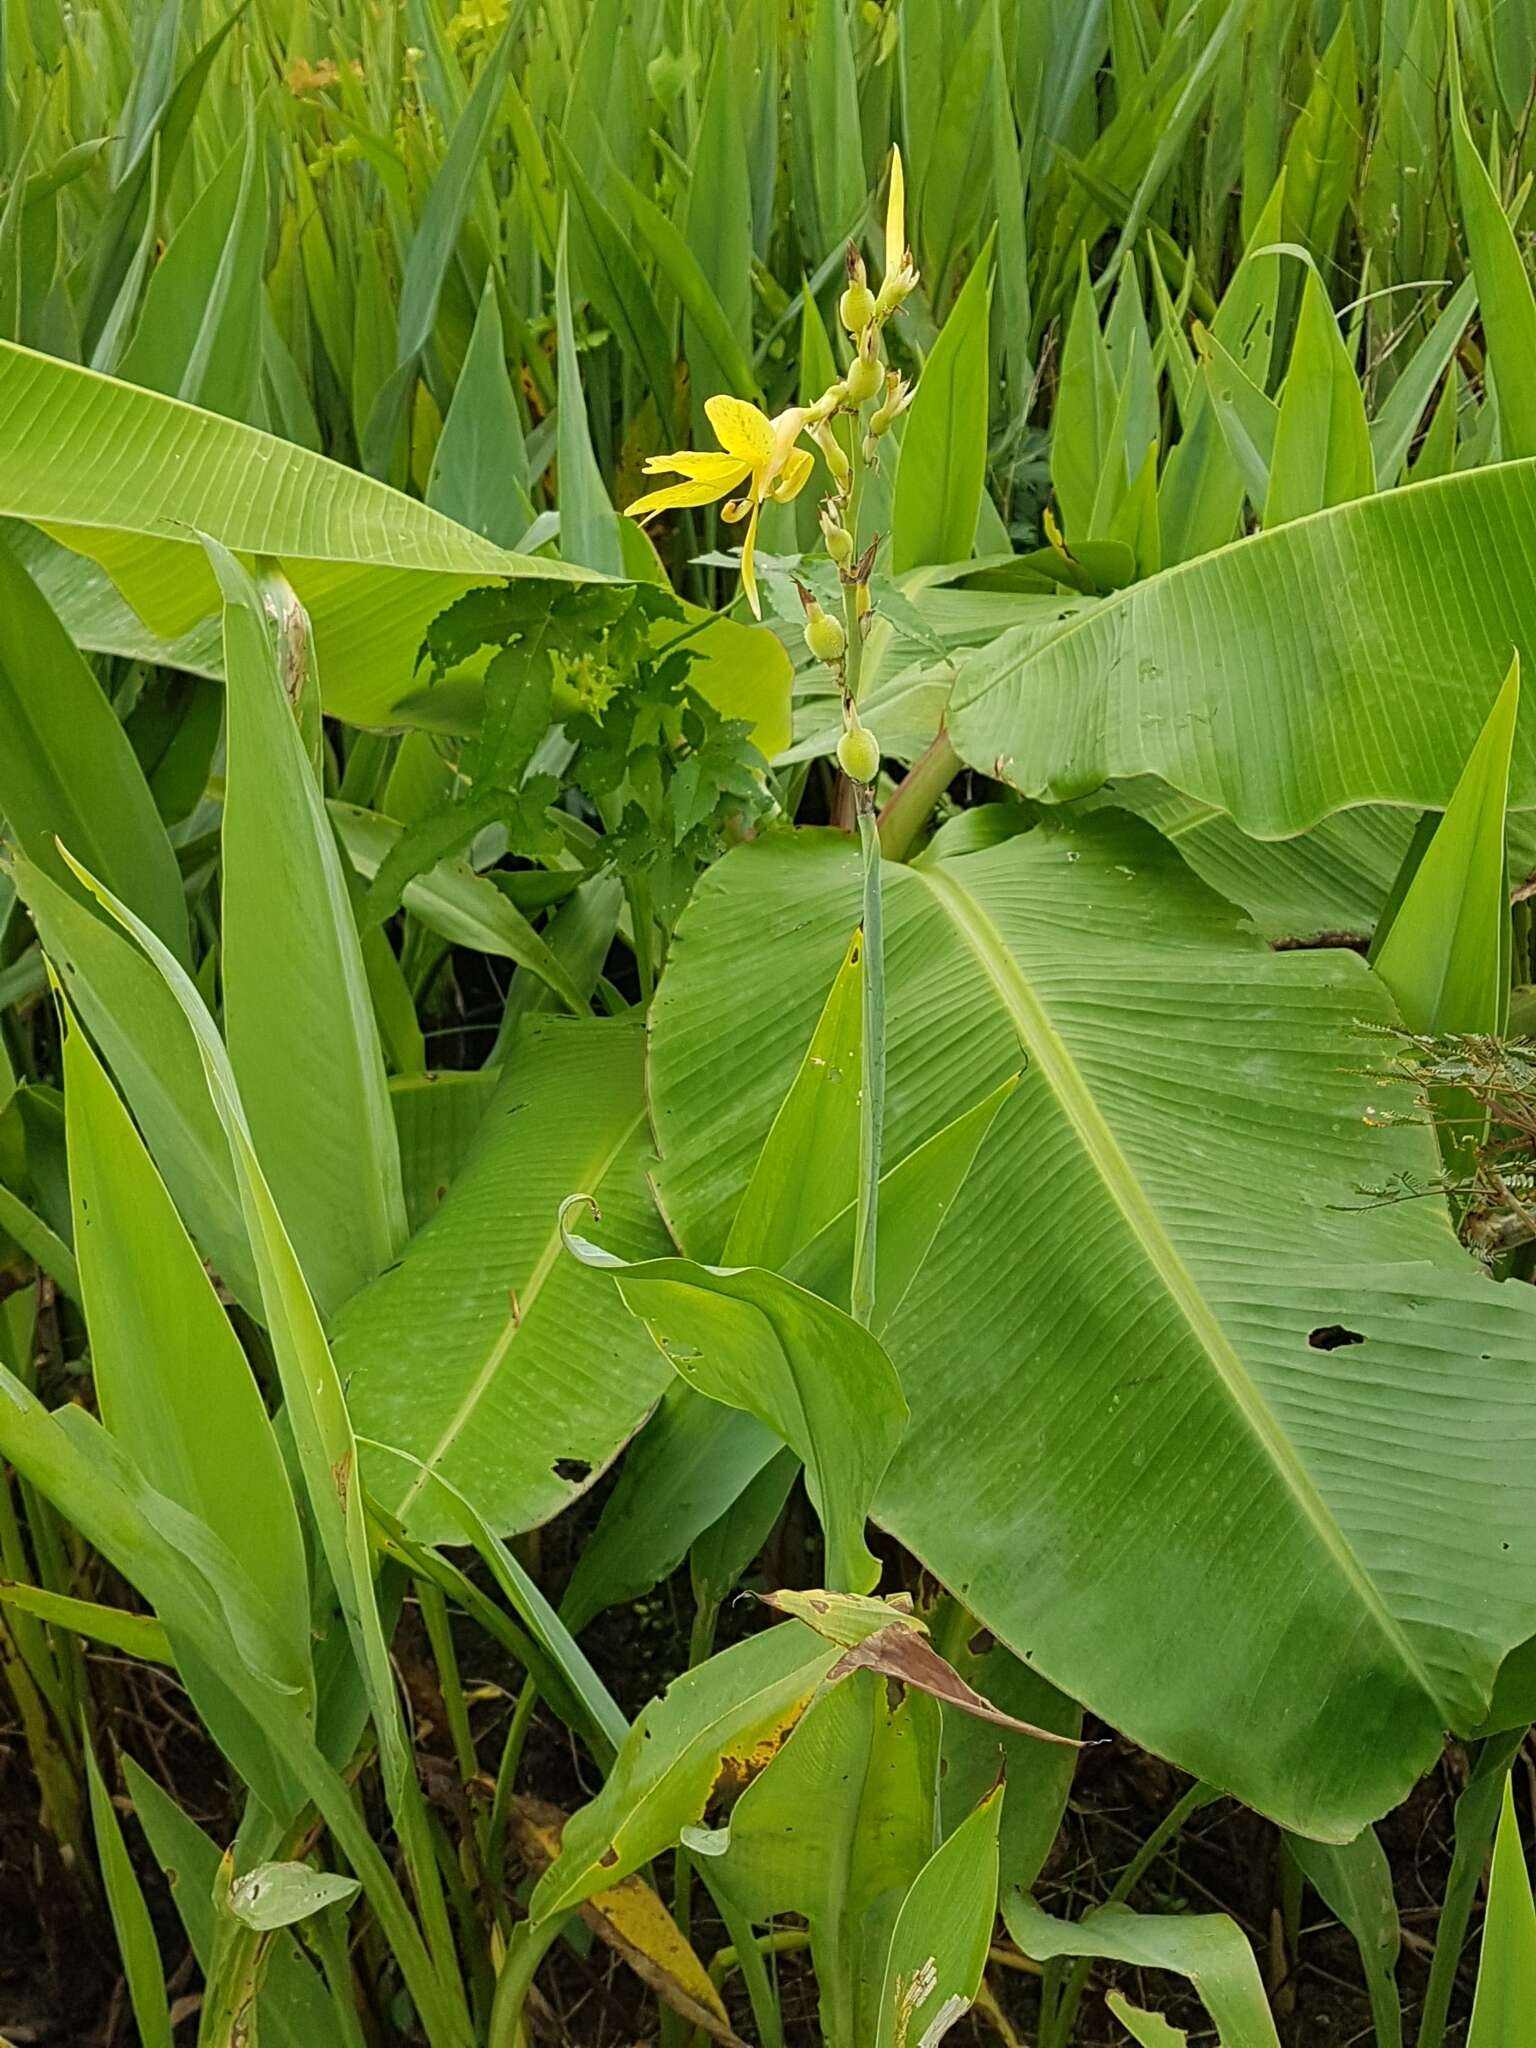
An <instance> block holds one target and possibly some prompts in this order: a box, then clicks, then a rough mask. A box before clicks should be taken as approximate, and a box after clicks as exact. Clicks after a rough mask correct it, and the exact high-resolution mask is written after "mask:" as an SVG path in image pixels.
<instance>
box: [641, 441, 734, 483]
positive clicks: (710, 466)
mask: <svg viewBox="0 0 1536 2048" xmlns="http://www.w3.org/2000/svg"><path fill="white" fill-rule="evenodd" d="M669 471H671V472H674V473H675V474H676V475H678V476H686V477H690V478H692V480H693V481H694V482H695V483H701V484H702V483H706V482H708V481H710V480H712V479H715V478H719V479H721V480H722V481H723V483H724V486H725V488H726V489H727V490H729V489H730V488H731V486H732V484H734V483H735V482H736V480H737V478H738V477H740V476H744V475H745V474H746V471H747V464H746V463H744V462H743V461H742V460H741V458H740V456H738V455H718V454H715V453H714V452H713V451H712V450H706V451H705V453H704V454H702V455H695V454H693V453H692V452H691V451H690V450H688V449H686V448H680V449H679V450H678V451H677V453H676V454H675V455H648V456H647V457H646V458H645V473H646V475H647V476H663V475H665V474H667V472H669Z"/></svg>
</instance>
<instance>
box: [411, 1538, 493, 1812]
mask: <svg viewBox="0 0 1536 2048" xmlns="http://www.w3.org/2000/svg"><path fill="white" fill-rule="evenodd" d="M416 1600H417V1604H418V1605H419V1607H420V1609H421V1618H422V1620H423V1621H424V1622H425V1623H426V1628H427V1641H428V1642H429V1643H430V1644H431V1646H432V1660H433V1662H434V1663H435V1664H436V1666H437V1685H438V1691H439V1692H440V1693H441V1694H442V1698H443V1714H444V1717H445V1719H446V1720H447V1723H448V1734H449V1738H450V1740H451V1741H452V1743H453V1755H454V1761H455V1762H456V1763H457V1765H458V1767H459V1778H460V1781H461V1782H462V1783H463V1784H466V1785H467V1784H469V1782H470V1780H471V1779H472V1778H473V1777H474V1776H475V1775H476V1773H477V1772H478V1771H479V1769H480V1764H479V1760H478V1759H477V1757H476V1756H475V1738H474V1736H473V1734H472V1733H471V1731H470V1725H469V1707H468V1705H467V1703H466V1701H465V1698H464V1686H463V1683H462V1681H461V1680H460V1677H459V1660H458V1658H457V1657H456V1656H455V1654H454V1648H453V1633H452V1630H451V1629H450V1627H449V1623H448V1602H447V1601H446V1600H445V1599H444V1598H443V1593H442V1589H441V1587H439V1586H436V1585H434V1584H433V1582H432V1581H431V1580H430V1579H418V1580H417V1581H416Z"/></svg>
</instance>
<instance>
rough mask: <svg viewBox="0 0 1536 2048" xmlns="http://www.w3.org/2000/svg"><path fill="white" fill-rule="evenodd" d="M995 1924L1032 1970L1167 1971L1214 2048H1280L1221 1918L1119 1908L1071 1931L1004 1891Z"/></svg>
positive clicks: (1255, 1970) (1257, 1987)
mask: <svg viewBox="0 0 1536 2048" xmlns="http://www.w3.org/2000/svg"><path fill="white" fill-rule="evenodd" d="M1003 1920H1004V1922H1005V1923H1006V1925H1007V1928H1008V1932H1009V1933H1010V1934H1011V1935H1012V1936H1013V1938H1014V1940H1015V1941H1016V1942H1017V1943H1018V1945H1019V1947H1020V1948H1021V1949H1022V1950H1023V1951H1024V1953H1025V1955H1027V1956H1033V1958H1034V1959H1035V1961H1036V1962H1037V1963H1043V1962H1049V1961H1051V1960H1052V1959H1053V1958H1055V1957H1057V1956H1102V1957H1104V1958H1105V1960H1106V1961H1108V1962H1116V1963H1126V1964H1128V1965H1129V1966H1130V1967H1131V1968H1133V1969H1140V1970H1173V1971H1175V1972H1176V1973H1177V1974H1178V1975H1179V1976H1181V1977H1187V1978H1188V1979H1189V1981H1190V1983H1191V1984H1193V1986H1194V1988H1195V1990H1196V1991H1197V1992H1198V1993H1199V1995H1200V1999H1201V2002H1202V2003H1203V2005H1204V2006H1205V2009H1206V2011H1207V2012H1208V2013H1209V2014H1210V2016H1211V2018H1212V2019H1213V2020H1214V2021H1215V2022H1216V2032H1217V2038H1218V2040H1219V2041H1220V2043H1221V2048H1280V2036H1279V2035H1278V2034H1277V2033H1276V2032H1275V2023H1274V2020H1273V2018H1272V2017H1271V2016H1270V2010H1269V2001H1268V1999H1266V1997H1265V1996H1264V1980H1263V1978H1262V1977H1261V1976H1260V1975H1259V1966H1258V1964H1257V1963H1256V1962H1255V1961H1254V1957H1253V1950H1252V1949H1251V1948H1250V1947H1249V1946H1248V1942H1247V1940H1246V1938H1245V1936H1244V1934H1243V1932H1242V1929H1241V1928H1240V1927H1239V1926H1238V1925H1237V1922H1236V1921H1235V1920H1229V1919H1228V1918H1227V1916H1226V1914H1225V1913H1189V1914H1183V1913H1169V1914H1159V1913H1133V1912H1132V1911H1131V1910H1130V1909H1129V1907H1126V1906H1101V1907H1099V1908H1098V1910H1097V1911H1096V1912H1092V1913H1087V1914H1085V1915H1084V1916H1083V1918H1082V1919H1081V1920H1079V1921H1078V1922H1076V1924H1075V1925H1074V1924H1072V1923H1069V1922H1068V1921H1065V1920H1053V1919H1052V1918H1051V1916H1050V1914H1049V1913H1042V1912H1041V1910H1040V1908H1039V1907H1038V1906H1037V1905H1036V1904H1035V1902H1034V1900H1033V1899H1029V1898H1026V1897H1025V1896H1024V1894H1023V1893H1022V1892H1010V1893H1008V1894H1007V1896H1006V1897H1005V1898H1004V1900H1003ZM1153 2038H1154V2039H1155V2038H1156V2036H1155V2035H1154V2036H1153Z"/></svg>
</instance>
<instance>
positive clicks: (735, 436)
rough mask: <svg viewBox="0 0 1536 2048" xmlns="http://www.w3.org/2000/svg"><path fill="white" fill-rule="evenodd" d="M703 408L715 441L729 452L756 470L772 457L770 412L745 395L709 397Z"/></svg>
mask: <svg viewBox="0 0 1536 2048" xmlns="http://www.w3.org/2000/svg"><path fill="white" fill-rule="evenodd" d="M704 410H705V412H706V413H707V414H708V416H709V424H710V425H711V426H712V427H713V428H714V430H715V438H716V440H717V441H718V442H719V443H720V446H721V447H722V448H723V449H724V450H725V451H726V453H727V454H728V455H734V456H735V457H736V458H737V460H738V461H741V462H745V463H747V464H748V465H749V466H750V467H751V468H753V469H758V468H761V467H762V465H763V464H764V463H767V462H771V461H772V460H773V454H774V435H773V421H772V420H771V419H769V417H768V415H767V413H765V412H759V411H758V409H757V407H756V406H755V405H748V403H747V401H746V400H745V399H744V398H730V397H727V396H726V395H725V394H723V393H721V394H719V395H717V396H716V397H714V398H706V399H705V401H704Z"/></svg>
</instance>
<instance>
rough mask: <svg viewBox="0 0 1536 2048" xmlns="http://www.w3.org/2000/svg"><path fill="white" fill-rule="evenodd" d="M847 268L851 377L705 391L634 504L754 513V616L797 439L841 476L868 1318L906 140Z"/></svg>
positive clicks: (745, 547)
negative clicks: (881, 470)
mask: <svg viewBox="0 0 1536 2048" xmlns="http://www.w3.org/2000/svg"><path fill="white" fill-rule="evenodd" d="M847 272H848V283H847V287H846V289H845V290H844V292H843V295H842V297H841V299H840V300H839V302H838V314H839V317H840V319H841V320H842V323H843V326H844V328H845V329H846V331H847V334H848V337H849V339H850V341H851V342H852V343H853V350H854V355H853V361H852V362H851V363H850V364H849V366H848V369H847V371H846V373H845V374H844V375H843V376H842V377H840V378H839V379H838V380H837V381H836V382H835V383H834V384H832V385H831V386H829V388H828V389H827V390H826V391H824V392H823V393H822V395H821V397H820V398H818V399H817V401H816V403H815V404H814V405H796V406H789V407H787V408H786V409H785V410H784V411H783V412H781V413H778V414H776V415H775V416H774V417H773V418H772V419H770V418H769V417H768V415H767V414H766V413H764V412H760V411H759V410H758V408H757V407H756V406H755V405H749V404H747V402H746V401H745V400H744V399H740V398H729V397H715V398H710V399H707V400H706V401H705V406H704V410H705V412H706V414H707V415H708V418H709V423H710V425H711V427H713V429H714V432H715V437H716V439H717V440H718V441H719V443H720V446H719V449H718V450H716V451H713V452H704V453H702V454H700V453H691V452H689V451H688V450H686V449H682V450H679V451H678V452H676V453H675V454H671V455H656V456H652V457H651V458H650V459H649V460H648V461H647V463H646V465H645V466H646V469H647V471H648V472H649V473H650V474H651V475H653V476H655V475H660V474H670V475H672V476H673V477H676V478H678V479H680V481H678V482H675V483H670V484H664V485H662V486H661V487H660V488H659V489H657V490H653V491H649V492H647V493H646V494H645V495H644V496H643V497H640V498H637V499H636V500H635V502H634V503H633V504H632V505H630V506H629V507H627V510H628V511H629V512H630V513H631V514H632V515H633V516H634V517H635V518H638V519H649V518H652V517H654V516H655V515H656V514H657V513H658V512H663V511H667V510H672V509H682V508H684V507H687V506H691V505H707V504H714V503H717V502H718V501H720V500H721V499H724V500H725V503H724V505H723V507H722V512H721V517H722V518H723V519H725V520H726V522H727V523H728V524H735V523H736V522H738V521H741V520H745V521H746V534H745V536H744V538H743V541H742V549H741V585H742V589H743V590H744V591H745V593H746V597H747V602H748V604H749V605H750V606H751V607H752V611H753V613H754V615H756V616H761V602H760V599H759V596H758V588H757V568H756V545H757V525H758V515H759V513H760V512H761V510H762V507H763V505H764V504H765V503H767V502H769V501H770V500H771V501H773V502H774V503H776V504H783V503H785V502H787V501H788V500H789V499H791V498H794V497H797V496H798V495H799V493H800V492H801V491H802V490H803V489H804V487H805V485H806V483H807V482H808V481H809V479H810V475H811V471H812V468H813V467H814V463H815V457H814V456H813V455H812V454H811V452H810V450H809V449H807V448H804V447H802V446H801V439H802V437H807V438H809V439H810V440H811V441H812V442H814V444H815V446H816V448H817V449H818V450H819V452H820V454H821V458H822V461H823V462H824V463H825V465H826V469H827V473H828V475H829V476H830V478H831V480H832V488H831V489H830V490H829V491H828V493H827V495H826V496H825V498H823V500H822V503H821V512H820V518H821V532H822V539H823V541H824V543H825V545H826V551H827V556H828V559H829V560H830V561H831V562H832V564H833V566H834V567H835V568H836V570H837V575H838V583H839V588H840V594H841V600H842V602H841V605H840V607H839V610H840V613H841V616H840V617H838V616H835V615H834V614H833V613H831V612H828V611H826V610H824V609H823V608H822V605H821V604H820V602H819V600H818V599H817V598H816V597H815V596H814V594H813V593H812V592H811V591H810V590H808V589H807V588H806V586H805V585H804V584H803V583H802V584H799V585H797V588H798V589H799V592H800V601H801V603H802V604H803V606H804V607H805V641H806V645H807V647H809V649H810V651H811V653H812V654H813V655H814V656H815V657H816V659H817V660H818V661H819V662H822V663H823V664H824V665H825V666H826V667H827V668H829V669H830V670H831V671H832V673H833V675H834V676H835V677H836V678H837V684H838V694H839V697H840V698H841V701H842V710H843V732H842V737H841V738H840V739H839V741H838V743H837V759H838V765H839V767H840V768H841V769H842V771H843V773H844V775H846V776H847V778H848V781H849V783H850V785H851V786H852V790H853V807H854V816H855V819H856V820H857V824H858V832H859V845H860V848H861V851H862V854H863V911H862V921H863V933H864V948H863V951H864V961H863V1038H864V1092H863V1098H862V1100H861V1103H860V1107H859V1178H858V1201H857V1209H856V1220H855V1225H854V1256H853V1281H852V1287H851V1299H850V1306H851V1309H852V1313H853V1315H854V1316H855V1317H856V1319H857V1320H858V1321H859V1322H861V1323H864V1324H866V1325H867V1324H868V1323H869V1321H870V1318H871V1317H872V1315H873V1314H874V1307H875V1239H876V1234H877V1212H878V1207H879V1190H880V1148H881V1131H882V1126H883V1122H884V1109H885V960H884V951H883V940H882V933H881V918H880V860H881V854H880V832H879V827H878V822H877V818H876V812H875V782H876V779H877V778H878V776H879V773H880V746H879V742H878V741H877V740H876V738H875V736H874V734H873V733H872V732H871V731H870V730H869V729H868V727H867V726H866V725H865V724H864V723H863V721H862V719H861V718H860V716H859V694H860V686H861V684H862V682H863V665H864V641H865V638H866V636H867V635H868V633H869V629H870V627H871V625H872V624H873V622H874V621H873V614H872V610H871V604H870V594H869V579H870V575H871V572H872V571H873V569H874V566H875V555H876V552H877V550H878V548H879V544H880V543H879V536H878V535H876V536H874V537H873V538H872V539H871V540H870V541H869V543H868V545H867V546H866V547H865V548H864V550H863V552H862V553H860V550H859V487H860V484H861V483H862V481H863V478H864V475H865V472H866V471H868V470H871V469H876V468H878V467H879V463H880V445H881V441H882V439H883V438H884V436H885V435H886V434H887V433H889V431H890V429H891V428H892V427H893V426H894V425H895V423H896V421H897V420H898V419H900V417H901V415H902V414H903V413H904V412H905V411H906V409H907V407H908V406H909V405H910V404H911V402H912V387H911V386H910V385H909V384H908V383H907V382H906V380H905V379H904V378H903V377H901V376H899V375H898V374H897V372H896V371H894V370H892V369H889V368H888V367H887V366H886V361H885V352H884V333H885V326H886V322H887V321H888V320H890V319H892V318H893V317H894V316H895V315H896V314H897V313H899V312H900V310H901V308H902V305H903V303H904V302H905V300H906V299H907V297H908V295H909V294H910V293H911V291H912V290H913V289H914V287H915V286H916V284H917V271H916V269H915V268H914V266H913V262H912V251H911V250H910V249H909V248H908V246H907V230H906V182H905V179H904V177H903V173H902V167H901V151H900V150H899V149H893V150H892V152H891V184H890V197H889V199H888V201H887V204H886V214H885V266H884V272H883V275H882V277H881V280H880V289H879V291H878V292H875V291H873V290H871V288H870V284H869V279H868V276H867V275H866V272H865V267H864V259H863V257H862V256H861V255H860V254H859V251H858V249H857V247H856V246H855V245H854V244H853V243H851V242H850V243H849V245H848V262H847ZM839 427H842V428H843V430H844V432H845V433H846V434H847V437H848V442H849V446H848V447H845V446H844V445H843V441H842V440H841V439H840V438H839V432H838V429H839Z"/></svg>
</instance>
